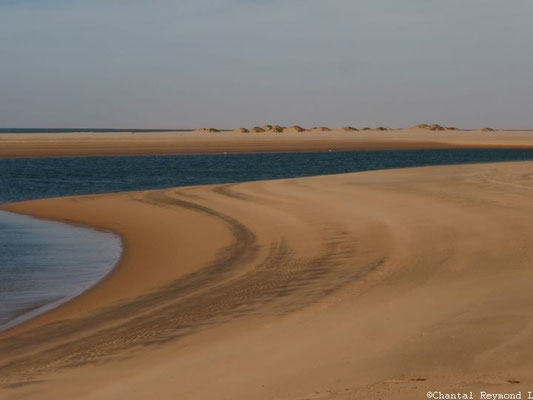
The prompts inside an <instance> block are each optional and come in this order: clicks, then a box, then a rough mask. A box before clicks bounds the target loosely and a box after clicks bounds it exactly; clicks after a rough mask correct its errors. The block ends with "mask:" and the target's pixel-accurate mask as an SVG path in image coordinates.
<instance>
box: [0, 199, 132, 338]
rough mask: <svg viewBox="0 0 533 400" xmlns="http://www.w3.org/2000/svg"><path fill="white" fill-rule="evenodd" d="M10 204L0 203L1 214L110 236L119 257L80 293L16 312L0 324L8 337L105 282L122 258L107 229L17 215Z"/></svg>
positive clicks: (74, 292)
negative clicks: (12, 332) (10, 208)
mask: <svg viewBox="0 0 533 400" xmlns="http://www.w3.org/2000/svg"><path fill="white" fill-rule="evenodd" d="M39 200H40V199H39ZM35 201H38V200H35ZM10 204H14V203H0V211H1V212H3V213H8V214H11V215H14V216H16V217H17V218H18V217H21V218H30V219H32V220H35V221H38V222H39V223H52V224H55V225H58V224H61V225H63V226H65V228H66V229H68V228H76V229H80V230H83V231H90V232H97V233H99V234H106V235H109V236H112V237H113V238H114V239H116V241H117V242H118V253H119V255H118V258H117V259H116V260H115V261H114V262H113V263H112V265H110V266H109V268H108V269H107V272H106V273H105V274H104V275H102V276H101V277H100V278H98V279H97V280H95V281H94V282H92V283H91V284H90V285H89V286H87V287H85V288H83V289H81V291H80V289H76V290H75V291H73V292H72V293H70V294H66V295H64V296H61V297H59V298H57V299H55V300H53V301H49V302H45V303H41V304H35V305H32V306H29V307H28V308H26V309H23V310H19V311H17V313H16V314H15V316H14V317H13V318H11V319H10V320H7V321H5V322H4V323H2V324H0V335H2V334H6V335H8V334H9V332H10V331H12V330H14V329H17V327H19V326H21V325H24V324H25V323H28V322H30V321H32V320H33V319H36V318H39V317H40V316H42V315H45V314H46V313H48V312H50V311H53V310H54V309H57V308H59V307H61V306H63V305H64V304H66V303H68V302H70V301H72V300H73V299H75V298H77V297H80V296H83V295H84V293H86V292H87V291H89V290H91V289H93V288H94V287H96V286H97V285H98V284H100V283H101V282H102V281H103V280H105V279H106V278H107V277H108V276H109V275H110V274H111V273H113V271H114V270H115V269H116V268H117V266H118V265H119V264H120V262H121V260H122V257H123V253H124V246H123V239H122V237H121V236H120V235H118V234H117V233H116V232H113V231H111V230H109V229H103V228H98V227H95V226H93V225H91V224H87V223H80V222H76V221H68V220H62V219H56V218H46V217H39V216H34V215H32V214H28V213H19V212H16V211H11V210H8V209H6V208H8V207H9V205H10ZM4 206H5V207H4Z"/></svg>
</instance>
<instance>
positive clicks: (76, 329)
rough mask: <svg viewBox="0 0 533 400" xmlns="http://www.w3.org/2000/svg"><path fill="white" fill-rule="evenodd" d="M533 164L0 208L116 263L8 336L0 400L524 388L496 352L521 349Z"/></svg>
mask: <svg viewBox="0 0 533 400" xmlns="http://www.w3.org/2000/svg"><path fill="white" fill-rule="evenodd" d="M532 165H533V162H507V163H497V164H495V163H482V164H462V165H453V166H439V167H417V168H408V169H391V170H377V171H370V172H361V173H348V174H339V175H325V176H314V177H306V178H293V179H285V180H277V181H255V182H245V183H239V184H222V185H209V186H194V187H180V188H171V189H162V190H152V191H146V192H129V193H116V194H107V195H85V196H75V197H67V198H54V199H43V200H36V201H28V202H22V203H13V204H9V205H3V206H1V207H0V208H1V209H11V210H14V211H17V212H21V213H26V214H31V215H33V216H38V217H46V218H50V219H54V220H67V221H76V222H81V223H90V224H91V225H93V226H95V227H97V228H102V227H105V228H107V229H110V230H112V231H114V232H116V233H117V234H119V235H121V237H123V245H124V252H123V257H122V259H121V262H120V263H119V264H118V265H117V267H116V268H115V269H114V270H113V272H112V273H111V274H110V275H108V277H107V278H106V279H105V280H103V281H101V282H100V283H99V284H98V285H96V286H95V287H94V288H92V289H91V290H89V291H87V292H85V293H84V294H83V295H81V296H79V297H77V298H75V299H73V300H72V301H70V302H68V303H65V304H63V305H62V306H61V307H59V308H57V309H54V310H52V311H51V312H49V313H46V314H43V315H41V316H39V317H37V318H36V319H33V320H31V321H28V322H27V323H25V324H23V325H20V326H18V327H16V328H14V329H13V330H10V331H8V332H4V333H1V334H0V355H2V357H0V359H2V360H3V363H2V362H0V372H1V374H0V376H2V378H0V398H2V393H1V392H2V391H3V390H5V393H6V395H7V396H9V395H13V396H15V395H17V396H27V397H28V398H32V396H36V395H37V396H38V397H39V399H44V400H48V399H53V398H72V397H73V396H76V395H78V396H79V395H80V394H83V396H84V398H85V399H113V400H114V399H120V398H124V397H125V396H126V397H129V398H132V399H141V398H146V397H147V396H148V395H150V394H151V395H159V396H166V397H172V396H173V397H179V398H191V399H210V398H235V399H259V400H263V399H269V398H272V397H274V396H278V397H280V398H286V399H295V398H306V396H307V397H310V396H311V395H312V394H314V395H316V392H319V394H321V395H326V396H327V395H329V394H328V393H331V392H334V393H336V396H337V397H338V398H340V399H342V400H344V399H346V400H348V399H353V398H368V399H375V398H379V397H380V396H382V393H383V392H384V391H386V392H387V393H388V394H390V395H391V396H390V398H394V399H411V398H413V397H418V396H423V395H425V393H426V391H427V390H428V388H430V387H433V388H434V387H438V388H444V389H446V388H448V387H450V385H452V384H453V387H454V388H471V389H472V390H476V389H477V388H480V387H481V388H482V387H485V386H483V385H488V384H490V385H491V386H490V387H493V388H498V389H500V390H504V391H505V390H508V389H509V387H507V386H506V385H507V384H508V383H507V381H519V382H520V384H513V386H512V388H513V389H517V388H519V387H520V388H522V387H523V388H526V387H527V385H530V384H533V381H531V380H530V378H529V377H530V375H531V374H530V372H531V370H532V369H531V368H532V367H531V366H530V364H529V363H528V362H527V360H526V359H522V358H520V359H513V358H510V359H504V360H502V359H501V355H502V351H505V352H506V353H505V354H507V353H508V352H511V354H515V353H516V354H518V353H520V352H522V353H523V352H526V353H527V354H529V352H530V350H529V343H528V340H527V338H528V337H529V336H528V335H527V333H528V329H527V327H528V323H529V321H530V318H531V317H530V315H529V312H528V311H527V310H528V308H527V307H526V305H527V304H530V301H533V298H532V296H533V295H532V294H530V292H529V291H526V290H525V289H526V288H527V282H529V278H532V276H531V271H530V268H529V266H530V265H531V262H532V261H533V251H531V250H529V249H530V248H531V247H530V246H528V243H530V241H531V240H533V228H532V226H533V224H532V223H531V222H532V221H533V220H532V217H530V215H531V212H530V211H532V209H531V207H532V206H531V204H533V202H532V201H531V200H532V196H533V193H532V192H531V190H530V189H531V188H532V187H533V182H532V181H531V174H530V173H529V171H531V167H532ZM326 205H327V206H326ZM355 205H357V206H355ZM487 216H490V218H487ZM502 265H504V266H506V268H504V269H502ZM498 290H500V291H506V293H509V295H508V297H506V300H505V301H504V302H502V301H501V298H500V297H499V296H496V297H495V296H494V293H495V291H498ZM450 292H453V293H455V295H454V296H449V295H447V294H449V293H450ZM511 294H512V295H511ZM501 318H505V324H503V323H494V322H495V321H496V322H497V321H500V319H501ZM391 326H393V327H394V329H390V327H391ZM450 337H453V338H454V339H453V340H451V339H450ZM413 338H415V339H416V340H413ZM521 338H522V339H521ZM472 343H475V345H473V344H472ZM507 343H510V344H512V346H513V347H512V348H511V349H510V348H508V347H506V344H507ZM458 350H461V352H460V353H461V357H456V356H455V354H458ZM496 359H498V360H500V361H499V363H497V364H495V363H494V361H495V360H496ZM126 360H129V361H126ZM132 360H133V361H135V362H133V361H132ZM433 360H438V361H439V362H438V363H437V364H435V362H434V361H433ZM465 360H467V361H468V362H467V363H466V364H465ZM471 360H475V362H473V361H471ZM104 377H106V379H105V380H104V379H103V378H104ZM206 380H207V381H209V382H210V385H205V382H206ZM415 381H416V388H414V389H413V388H412V386H413V385H414V384H413V382H415ZM94 382H99V383H98V385H95V384H94Z"/></svg>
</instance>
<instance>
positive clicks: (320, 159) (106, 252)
mask: <svg viewBox="0 0 533 400" xmlns="http://www.w3.org/2000/svg"><path fill="white" fill-rule="evenodd" d="M522 160H533V149H475V150H464V149H462V150H401V151H362V152H319V153H262V154H218V155H179V156H178V155H176V156H127V157H64V158H13V159H0V203H8V202H14V201H21V200H29V199H39V198H47V197H57V196H67V195H78V194H89V193H107V192H121V191H132V190H145V189H157V188H166V187H173V186H187V185H199V184H213V183H227V182H244V181H250V180H262V179H282V178H291V177H302V176H311V175H320V174H338V173H345V172H357V171H369V170H377V169H390V168H405V167H417V166H429V165H445V164H462V163H474V162H495V161H522ZM120 253H121V242H120V238H118V237H117V236H115V235H113V234H112V233H110V232H100V231H96V230H92V229H88V228H85V227H80V226H73V225H68V224H63V223H57V222H50V221H43V220H39V219H35V218H30V217H25V216H20V215H16V214H12V213H7V212H0V330H3V329H6V328H8V327H10V326H13V325H15V324H16V323H19V322H21V321H23V320H25V319H28V318H30V317H32V316H34V315H37V314H39V313H41V312H43V311H46V310H48V309H50V308H53V307H55V306H57V305H58V304H61V303H62V302H64V301H67V300H68V299H70V298H72V297H73V296H76V295H78V294H79V293H81V292H83V291H84V290H87V289H88V288H89V287H91V286H92V285H94V284H95V283H97V282H98V281H99V280H100V279H102V278H103V277H105V275H107V274H108V273H109V272H110V271H111V270H112V268H113V266H114V265H115V264H116V263H117V261H118V260H119V258H120Z"/></svg>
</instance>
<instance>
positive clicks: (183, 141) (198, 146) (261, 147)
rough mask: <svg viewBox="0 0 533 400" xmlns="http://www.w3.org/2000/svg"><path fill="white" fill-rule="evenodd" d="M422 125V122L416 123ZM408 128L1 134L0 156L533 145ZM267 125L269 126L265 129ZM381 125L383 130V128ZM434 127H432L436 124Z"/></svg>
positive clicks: (519, 134) (517, 138) (503, 137)
mask: <svg viewBox="0 0 533 400" xmlns="http://www.w3.org/2000/svg"><path fill="white" fill-rule="evenodd" d="M420 126H424V125H420ZM425 126H427V127H428V128H427V129H425V128H411V129H402V130H386V129H385V128H376V129H369V130H362V131H350V130H345V129H336V130H332V131H322V130H321V129H322V128H321V129H314V130H304V131H300V129H299V127H291V128H286V129H285V130H284V131H283V132H279V130H280V129H281V127H277V126H272V128H269V129H270V130H269V131H265V130H264V129H263V128H258V127H255V128H248V129H246V130H248V132H246V131H241V130H237V131H231V132H216V131H210V130H209V129H203V130H198V131H196V132H163V133H161V132H152V133H149V132H148V133H131V132H110V133H63V134H60V133H50V134H2V135H0V157H31V156H34V157H35V156H83V155H133V154H184V153H222V152H227V153H232V152H276V151H320V150H373V149H405V148H406V149H420V148H457V147H466V148H483V147H533V131H486V130H485V131H482V130H478V131H459V130H449V129H447V130H445V131H439V130H438V129H437V130H432V126H429V125H425ZM268 127H269V126H267V128H268ZM384 129H385V130H384ZM435 129H436V128H435Z"/></svg>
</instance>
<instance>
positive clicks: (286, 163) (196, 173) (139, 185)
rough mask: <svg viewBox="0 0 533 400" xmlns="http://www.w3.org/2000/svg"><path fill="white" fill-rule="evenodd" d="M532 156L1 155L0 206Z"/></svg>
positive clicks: (490, 152) (520, 152)
mask: <svg viewBox="0 0 533 400" xmlns="http://www.w3.org/2000/svg"><path fill="white" fill-rule="evenodd" d="M514 160H517V161H518V160H533V149H474V150H402V151H361V152H321V153H263V154H226V155H223V154H218V155H180V156H125V157H71V158H18V159H0V203H5V202H11V201H19V200H27V199H36V198H44V197H56V196H65V195H74V194H87V193H106V192H121V191H127V190H143V189H156V188H165V187H173V186H185V185H198V184H211V183H225V182H243V181H250V180H260V179H281V178H290V177H298V176H310V175H319V174H337V173H343V172H356V171H369V170H376V169H385V168H403V167H416V166H422V165H444V164H461V163H468V162H491V161H514Z"/></svg>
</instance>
